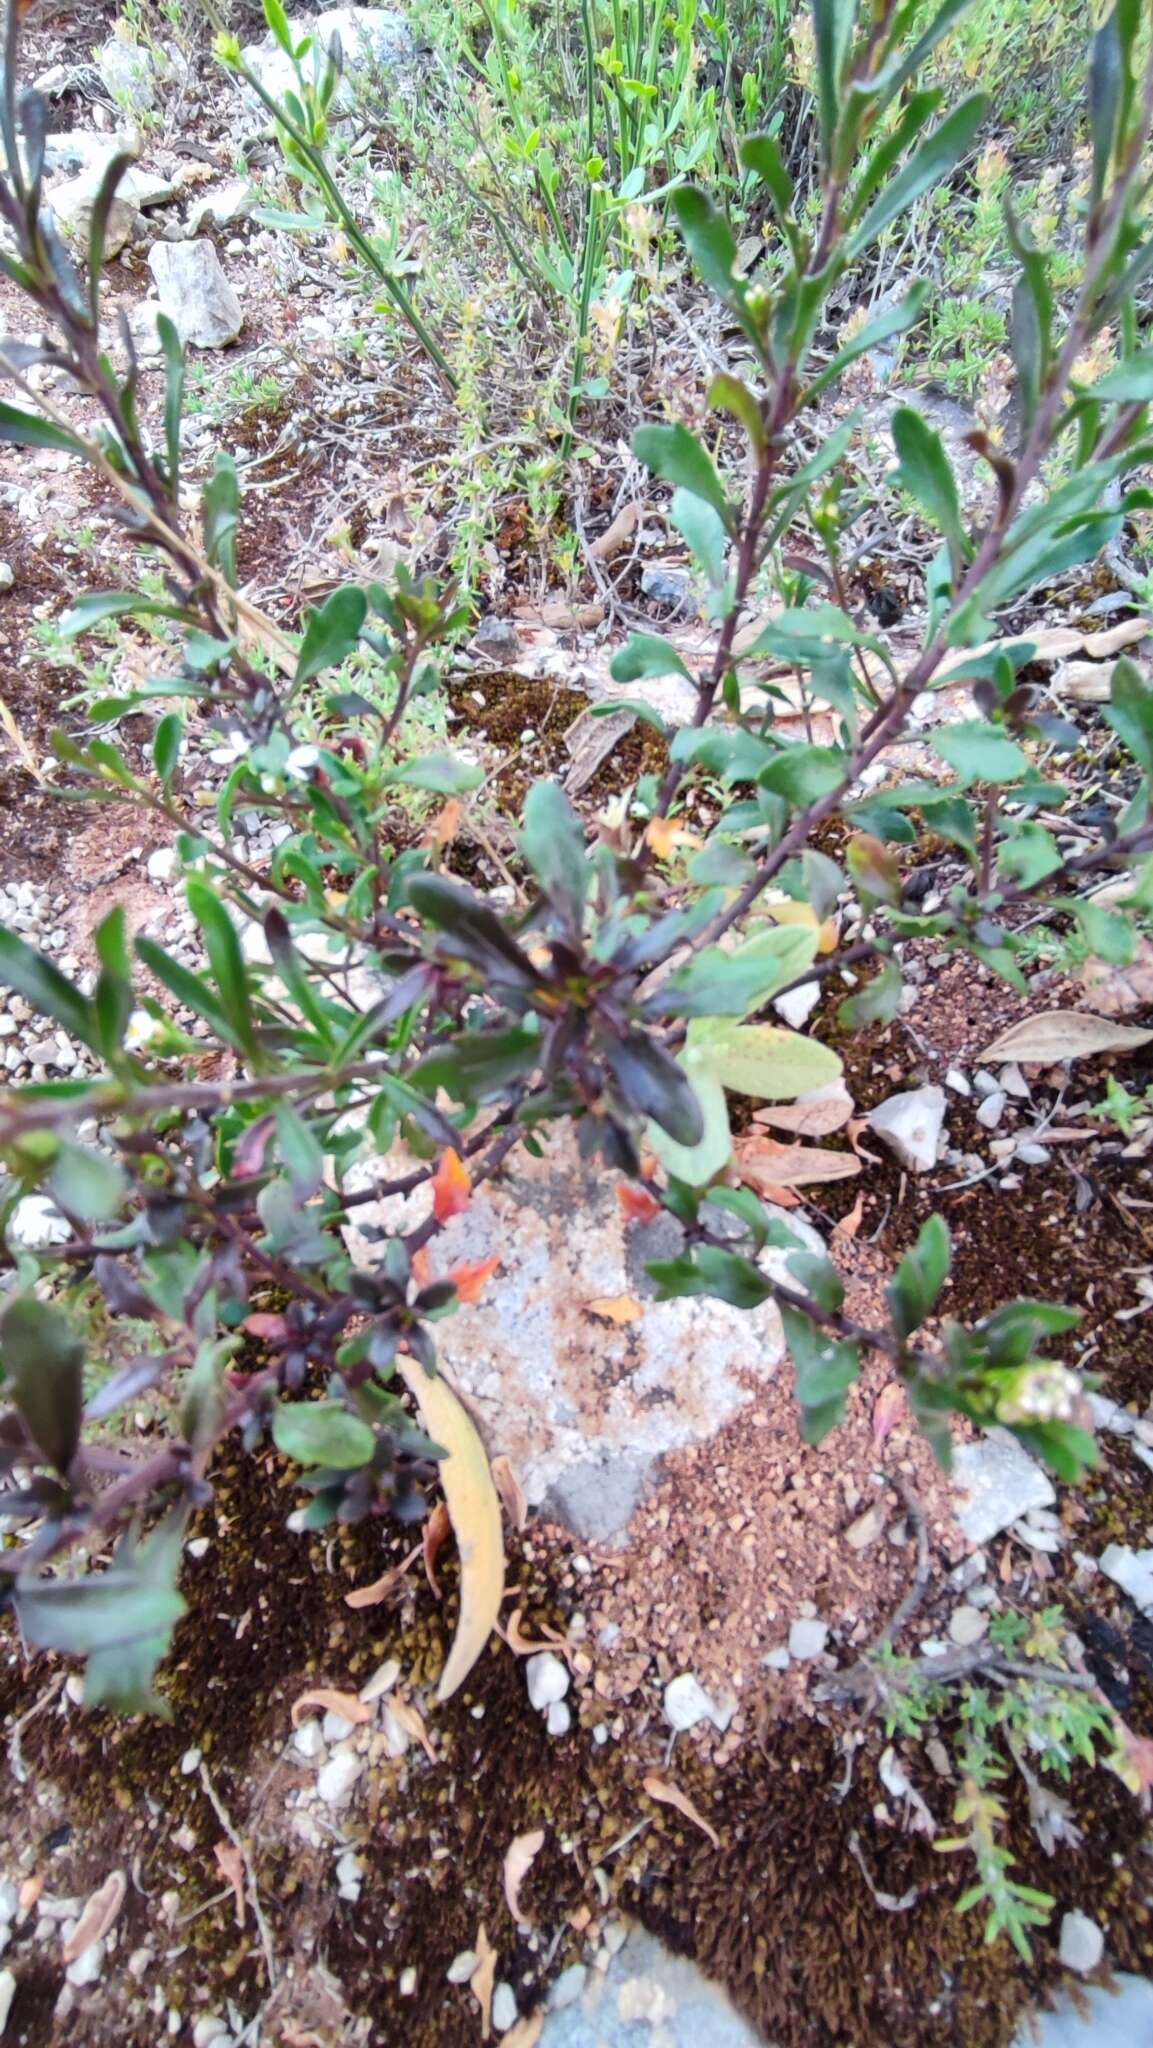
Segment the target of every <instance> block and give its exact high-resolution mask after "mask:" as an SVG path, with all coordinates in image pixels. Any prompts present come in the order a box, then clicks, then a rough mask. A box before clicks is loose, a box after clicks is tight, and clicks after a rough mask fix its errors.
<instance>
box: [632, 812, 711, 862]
mask: <svg viewBox="0 0 1153 2048" xmlns="http://www.w3.org/2000/svg"><path fill="white" fill-rule="evenodd" d="M645 838H646V840H647V841H648V843H649V845H650V846H651V847H652V850H653V852H654V853H655V854H656V857H657V859H658V860H668V858H669V856H670V855H671V854H672V853H674V852H675V851H676V848H677V847H678V846H699V845H700V844H701V841H700V839H699V838H698V837H697V834H696V833H695V832H690V831H688V830H687V828H686V827H685V826H684V825H682V824H681V823H680V821H679V820H678V819H676V818H650V819H649V822H648V825H647V827H646V830H645Z"/></svg>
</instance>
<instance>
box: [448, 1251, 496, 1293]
mask: <svg viewBox="0 0 1153 2048" xmlns="http://www.w3.org/2000/svg"><path fill="white" fill-rule="evenodd" d="M499 1265H500V1253H499V1252H497V1254H496V1256H495V1257H494V1258H491V1259H477V1260H476V1261H475V1262H474V1263H473V1264H472V1265H465V1266H454V1267H453V1269H452V1271H451V1272H450V1273H446V1274H445V1276H444V1277H445V1279H446V1280H451V1281H452V1284H453V1286H454V1287H455V1288H456V1292H457V1298H458V1300H460V1301H466V1302H475V1301H479V1300H480V1298H481V1296H482V1295H483V1293H484V1290H485V1287H486V1285H487V1283H488V1281H490V1280H491V1279H492V1276H493V1274H494V1273H495V1272H496V1269H497V1267H498V1266H499Z"/></svg>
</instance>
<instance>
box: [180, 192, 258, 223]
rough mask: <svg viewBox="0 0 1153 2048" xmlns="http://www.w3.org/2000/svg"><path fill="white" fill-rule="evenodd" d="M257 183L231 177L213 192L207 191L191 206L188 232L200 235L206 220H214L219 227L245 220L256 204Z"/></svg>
mask: <svg viewBox="0 0 1153 2048" xmlns="http://www.w3.org/2000/svg"><path fill="white" fill-rule="evenodd" d="M256 199H257V192H256V187H255V185H252V184H250V183H249V181H248V179H247V178H230V179H229V180H228V183H227V184H226V185H217V186H216V187H215V189H214V190H213V191H211V192H205V193H204V194H203V196H202V197H201V198H199V199H198V200H197V201H196V204H195V206H193V207H190V209H189V213H188V232H189V234H190V235H198V234H199V233H200V230H201V228H202V227H203V226H204V224H205V222H206V221H212V222H214V223H215V225H216V226H217V227H218V228H226V227H230V226H231V225H232V223H233V221H238V220H244V219H245V218H246V217H247V215H248V214H250V213H251V212H252V209H253V207H254V206H255V205H256Z"/></svg>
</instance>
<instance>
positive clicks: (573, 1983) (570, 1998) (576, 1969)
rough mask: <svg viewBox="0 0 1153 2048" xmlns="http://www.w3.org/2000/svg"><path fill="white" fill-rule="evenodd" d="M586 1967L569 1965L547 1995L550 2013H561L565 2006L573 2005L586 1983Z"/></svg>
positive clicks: (575, 1964) (583, 1964)
mask: <svg viewBox="0 0 1153 2048" xmlns="http://www.w3.org/2000/svg"><path fill="white" fill-rule="evenodd" d="M588 1974H589V1973H588V1967H587V1965H586V1964H585V1963H570V1964H569V1966H568V1969H567V1970H562V1971H561V1973H560V1976H559V1977H558V1978H557V1980H556V1983H555V1984H554V1985H553V1987H552V1989H551V1990H550V1992H549V1995H548V2004H549V2011H550V2012H563V2011H564V2010H565V2007H566V2006H569V2005H575V2004H576V2002H577V2000H578V1998H580V1997H581V1995H582V1993H583V1991H584V1988H585V1985H586V1984H587V1983H588Z"/></svg>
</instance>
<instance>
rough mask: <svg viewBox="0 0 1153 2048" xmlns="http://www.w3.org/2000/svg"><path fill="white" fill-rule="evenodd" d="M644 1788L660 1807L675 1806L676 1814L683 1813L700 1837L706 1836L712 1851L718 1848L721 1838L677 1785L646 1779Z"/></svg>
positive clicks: (660, 1779) (666, 1781) (666, 1780)
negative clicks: (699, 1833) (658, 1802)
mask: <svg viewBox="0 0 1153 2048" xmlns="http://www.w3.org/2000/svg"><path fill="white" fill-rule="evenodd" d="M644 1787H645V1791H646V1792H647V1793H648V1795H649V1798H650V1799H658V1800H659V1801H660V1802H661V1804H662V1806H675V1807H676V1809H677V1812H678V1813H683V1814H684V1817H685V1819H686V1820H691V1821H692V1824H693V1826H694V1827H696V1828H699V1829H700V1831H701V1833H702V1835H707V1836H708V1838H709V1840H710V1842H711V1843H712V1845H713V1848H714V1849H719V1848H720V1846H721V1838H720V1836H719V1835H718V1833H717V1831H716V1829H715V1828H714V1827H712V1826H711V1825H710V1823H709V1822H708V1821H707V1820H706V1819H705V1817H704V1814H703V1813H698V1811H697V1809H696V1807H695V1806H694V1805H693V1802H692V1800H691V1799H690V1798H689V1796H688V1793H687V1792H682V1791H681V1789H680V1786H679V1785H670V1784H669V1781H668V1779H667V1778H646V1779H645V1781H644Z"/></svg>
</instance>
